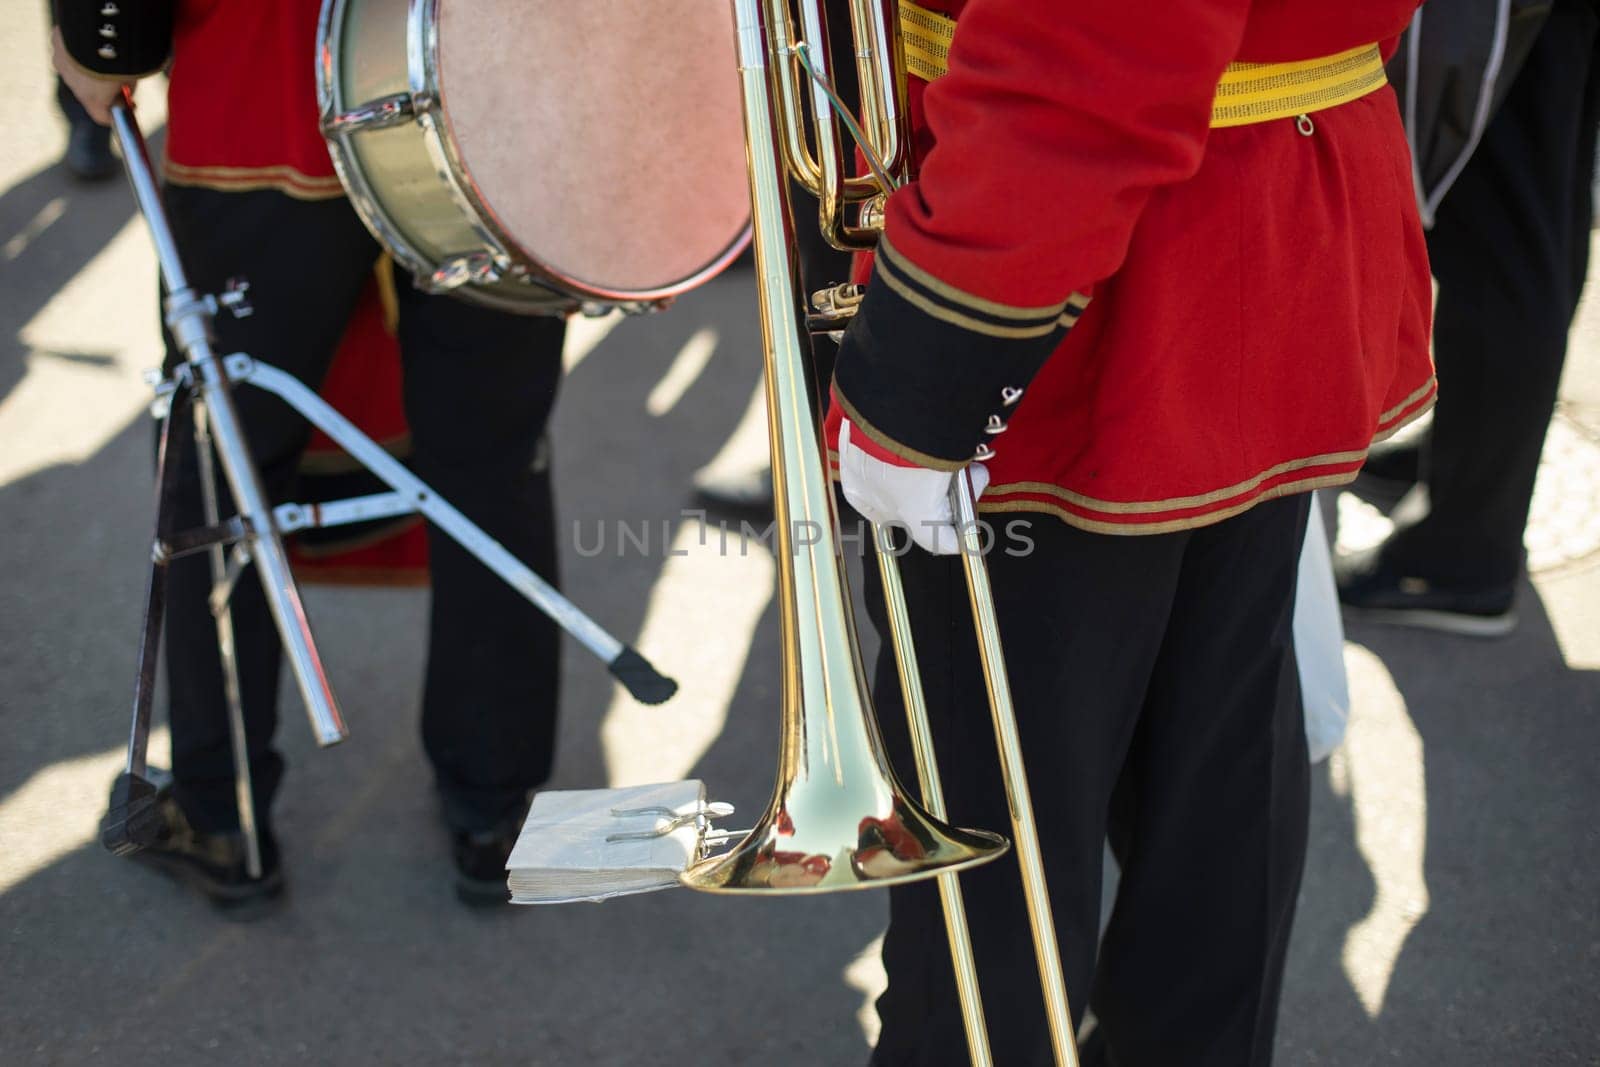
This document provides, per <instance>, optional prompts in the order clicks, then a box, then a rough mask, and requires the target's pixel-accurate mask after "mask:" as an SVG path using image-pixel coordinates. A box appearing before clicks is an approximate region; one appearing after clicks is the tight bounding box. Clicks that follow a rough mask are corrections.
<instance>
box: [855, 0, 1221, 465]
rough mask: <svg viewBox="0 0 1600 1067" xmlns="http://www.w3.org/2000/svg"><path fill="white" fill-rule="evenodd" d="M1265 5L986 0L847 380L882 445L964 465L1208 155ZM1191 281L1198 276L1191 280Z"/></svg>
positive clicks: (974, 7) (975, 10) (901, 197)
mask: <svg viewBox="0 0 1600 1067" xmlns="http://www.w3.org/2000/svg"><path fill="white" fill-rule="evenodd" d="M1249 12H1250V0H1190V2H1186V3H1181V4H1174V3H1171V2H1170V0H1121V2H1118V3H1114V4H1105V3H1095V4H1079V5H1071V6H1070V7H1069V6H1064V5H1062V4H1061V3H1059V0H969V2H968V3H967V4H966V5H965V7H964V8H963V9H962V11H961V14H960V18H959V20H958V21H957V24H956V30H955V36H954V40H953V41H952V43H951V48H950V69H949V73H948V74H947V75H945V76H944V77H942V78H940V79H939V80H938V81H936V82H934V83H933V84H932V85H931V86H929V88H928V91H927V96H926V116H927V123H928V126H929V127H930V129H931V131H932V133H933V135H934V138H935V143H934V147H933V149H932V150H931V151H930V152H929V154H928V156H927V158H926V160H925V161H924V163H923V166H922V171H921V174H920V175H919V177H918V179H917V180H916V181H914V182H912V183H910V184H908V185H907V186H905V187H904V188H902V189H900V190H898V191H897V192H896V193H895V194H894V195H893V196H892V197H891V198H890V199H889V205H888V214H887V223H886V227H885V233H884V239H883V241H882V243H881V244H880V246H879V254H878V256H877V257H876V261H875V264H874V268H873V275H872V279H871V282H870V283H869V285H868V289H867V295H866V298H865V300H864V301H863V303H862V307H861V309H860V311H859V312H858V313H857V316H856V320H855V322H854V323H852V325H851V327H850V330H849V331H848V332H847V333H846V335H845V341H844V344H843V347H842V348H841V352H840V356H839V361H838V370H837V372H836V387H837V389H836V392H837V395H838V397H839V399H840V401H841V404H842V406H843V407H844V410H845V413H846V415H848V416H849V417H850V418H851V420H852V422H854V423H856V424H857V425H858V426H860V427H861V429H862V431H863V432H864V433H865V434H866V435H867V436H868V437H871V438H872V439H874V440H876V441H877V442H878V443H879V444H880V445H883V446H885V447H888V448H890V449H891V450H893V451H896V452H897V453H899V454H901V455H903V456H905V457H906V458H908V459H912V460H915V461H917V462H920V463H924V464H927V465H931V466H939V467H947V468H953V467H956V466H959V465H960V464H962V463H964V462H966V461H967V460H968V459H969V458H970V457H971V455H972V452H973V448H974V446H975V445H976V444H977V442H978V440H979V438H981V437H982V431H983V427H984V425H985V423H987V422H988V420H989V418H990V416H991V415H995V414H1003V407H1004V401H1003V396H1005V397H1013V398H1014V396H1015V392H1014V390H1016V389H1020V388H1022V387H1025V386H1026V385H1027V383H1028V381H1029V380H1030V379H1031V378H1032V376H1033V374H1034V373H1035V372H1036V371H1037V370H1038V368H1039V367H1040V366H1041V365H1042V364H1043V362H1044V360H1045V359H1046V358H1047V357H1048V356H1049V354H1050V352H1051V351H1052V350H1053V349H1054V348H1055V347H1056V345H1057V344H1058V343H1059V342H1060V340H1061V338H1062V336H1063V335H1064V334H1065V332H1066V330H1067V329H1069V328H1070V327H1071V325H1072V323H1073V322H1074V321H1076V318H1077V314H1078V312H1079V311H1081V310H1082V308H1083V306H1084V305H1085V304H1086V303H1087V300H1086V298H1085V297H1084V296H1082V295H1080V294H1084V293H1087V292H1088V291H1090V290H1091V289H1092V287H1093V285H1094V284H1095V283H1096V282H1098V281H1100V280H1102V279H1104V278H1106V277H1108V276H1109V275H1111V274H1112V273H1114V272H1115V271H1116V269H1117V267H1118V266H1119V265H1120V263H1121V262H1122V259H1123V257H1124V255H1125V254H1126V251H1127V247H1128V243H1129V239H1130V237H1131V235H1132V233H1133V229H1134V226H1135V224H1136V223H1137V222H1138V219H1139V215H1140V212H1141V211H1142V210H1143V209H1144V205H1145V203H1146V201H1147V200H1148V199H1149V195H1150V193H1151V191H1152V190H1153V189H1155V188H1157V187H1160V186H1162V185H1167V184H1171V183H1175V182H1181V181H1183V180H1185V179H1186V178H1188V177H1190V176H1191V175H1193V174H1194V172H1195V171H1196V170H1197V169H1198V167H1199V165H1200V160H1201V156H1202V153H1203V152H1204V148H1205V141H1206V137H1207V134H1208V132H1209V130H1210V123H1211V108H1212V103H1213V100H1214V98H1215V95H1216V87H1217V82H1218V80H1219V79H1220V77H1221V75H1222V72H1223V69H1224V68H1225V67H1226V66H1227V64H1228V63H1229V62H1230V61H1231V60H1233V58H1234V57H1235V56H1236V55H1237V53H1238V49H1239V43H1240V40H1241V39H1242V37H1243V35H1244V32H1245V25H1246V22H1247V20H1248V17H1249ZM1174 281H1175V283H1181V279H1174Z"/></svg>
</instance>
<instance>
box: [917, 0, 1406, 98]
mask: <svg viewBox="0 0 1600 1067" xmlns="http://www.w3.org/2000/svg"><path fill="white" fill-rule="evenodd" d="M899 8H900V39H901V42H902V44H903V47H904V50H905V57H906V72H907V73H908V74H910V75H912V76H913V77H916V78H921V79H922V80H923V81H930V82H931V81H933V80H935V79H937V78H939V77H940V76H942V75H943V74H944V73H945V72H946V71H948V70H949V69H950V42H951V41H952V40H954V39H955V34H956V20H955V19H953V18H951V17H949V16H948V15H941V14H939V13H938V12H936V11H929V10H928V9H927V8H923V7H918V6H917V5H916V4H914V3H911V2H910V0H900V3H899ZM1386 84H1388V78H1387V77H1386V76H1385V74H1384V71H1383V55H1382V53H1380V52H1379V51H1378V46H1377V45H1375V44H1369V45H1362V46H1361V47H1360V48H1352V49H1350V50H1349V51H1348V52H1340V53H1339V54H1337V55H1332V56H1324V57H1322V58H1320V59H1301V60H1296V61H1295V62H1292V63H1229V64H1228V67H1227V69H1226V70H1224V71H1223V72H1222V80H1221V81H1220V82H1219V83H1218V84H1217V95H1216V100H1215V102H1214V103H1213V104H1212V106H1211V126H1212V128H1213V129H1218V128H1222V127H1226V126H1248V125H1250V124H1252V123H1257V122H1271V121H1272V120H1274V119H1289V118H1295V117H1297V116H1300V115H1310V114H1313V113H1315V112H1318V111H1325V110H1327V109H1328V108H1330V107H1338V106H1339V105H1340V104H1348V103H1349V102H1350V101H1352V100H1359V99H1361V98H1362V97H1363V96H1366V95H1367V94H1368V93H1372V92H1375V91H1377V90H1378V89H1380V88H1382V87H1383V86H1384V85H1386Z"/></svg>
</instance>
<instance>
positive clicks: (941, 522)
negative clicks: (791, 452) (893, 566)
mask: <svg viewBox="0 0 1600 1067" xmlns="http://www.w3.org/2000/svg"><path fill="white" fill-rule="evenodd" d="M967 469H968V470H969V471H970V472H971V473H972V492H973V496H974V497H980V496H982V495H983V491H984V489H985V488H987V487H988V485H989V468H987V467H985V466H984V465H983V464H982V463H972V464H970V465H969V466H968V468H967ZM953 478H955V474H954V472H952V471H936V470H929V469H928V468H927V467H918V466H914V465H900V464H897V463H891V462H889V461H887V460H883V459H879V458H878V457H877V456H874V455H870V454H869V453H867V452H866V451H864V450H863V449H862V448H861V447H860V446H859V445H856V444H853V443H851V440H850V420H849V419H844V420H843V421H842V422H841V423H840V425H839V485H840V487H841V488H843V489H844V498H845V499H846V500H848V501H849V502H850V506H851V507H853V508H855V509H856V510H857V511H859V512H861V514H862V515H863V516H864V517H865V518H866V519H867V520H868V521H869V522H877V523H889V524H892V525H896V526H904V527H906V528H907V529H908V530H909V531H910V533H911V539H912V540H913V541H915V542H916V543H917V544H918V545H920V546H921V547H922V548H923V549H925V550H927V551H929V552H932V553H933V554H934V555H936V556H953V555H955V554H956V553H957V552H959V551H961V540H960V538H959V537H958V536H957V534H956V526H955V516H954V515H953V514H952V513H951V511H950V483H951V480H952V479H953Z"/></svg>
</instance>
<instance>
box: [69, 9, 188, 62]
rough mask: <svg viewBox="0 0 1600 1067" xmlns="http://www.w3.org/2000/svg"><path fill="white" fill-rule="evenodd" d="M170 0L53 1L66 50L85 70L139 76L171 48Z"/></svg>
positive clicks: (163, 59) (163, 57)
mask: <svg viewBox="0 0 1600 1067" xmlns="http://www.w3.org/2000/svg"><path fill="white" fill-rule="evenodd" d="M175 6H176V4H175V3H174V0H55V15H56V25H57V26H59V27H61V40H62V43H64V44H65V45H66V48H67V54H68V55H70V56H71V57H72V58H73V61H74V62H76V63H77V64H78V65H79V66H80V67H83V68H84V69H85V70H87V71H89V72H90V73H91V74H98V75H101V76H102V77H107V78H130V79H131V78H140V77H143V76H144V75H146V74H154V73H155V72H156V71H158V70H160V69H161V67H162V64H164V63H166V61H167V55H168V53H170V52H171V51H172V13H173V8H174V7H175Z"/></svg>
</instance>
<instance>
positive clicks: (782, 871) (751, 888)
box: [679, 738, 1009, 895]
mask: <svg viewBox="0 0 1600 1067" xmlns="http://www.w3.org/2000/svg"><path fill="white" fill-rule="evenodd" d="M873 740H876V739H875V738H874V739H873ZM872 755H873V756H876V757H877V762H878V763H879V765H880V766H879V767H878V768H876V770H877V771H878V773H871V770H872V768H863V769H864V770H867V771H868V773H866V774H864V775H861V776H860V777H859V778H858V779H857V780H855V781H843V782H841V781H838V780H837V779H834V780H823V781H818V780H817V779H816V778H815V777H813V776H807V775H805V774H803V773H800V774H798V775H796V774H795V772H796V771H797V770H798V768H797V767H794V766H786V767H784V768H783V770H784V771H785V772H788V774H789V775H790V776H788V777H784V778H782V779H780V781H779V783H778V786H777V789H776V791H775V793H774V795H773V798H772V802H771V803H770V804H769V805H768V806H767V811H766V813H765V814H764V815H763V816H762V817H761V821H760V822H759V823H757V824H756V828H755V829H754V830H752V831H750V833H749V834H748V835H747V836H746V837H745V838H744V840H743V841H741V842H740V843H739V844H738V845H737V846H736V847H734V848H733V849H731V850H730V851H728V852H725V853H722V854H721V855H717V856H712V857H711V858H709V859H706V860H702V861H700V862H699V863H696V864H695V865H694V866H692V867H690V868H689V869H688V870H687V871H684V872H683V873H682V874H681V875H680V876H679V881H680V882H681V883H682V884H684V885H686V886H689V887H690V888H693V889H700V890H704V891H705V892H708V893H752V894H755V893H765V894H770V895H795V894H802V893H833V892H838V891H840V890H845V889H876V888H881V887H883V886H891V885H897V884H899V883H901V882H911V881H916V880H918V879H921V878H928V877H930V876H932V875H936V874H941V873H944V872H947V871H959V870H964V869H965V868H967V867H975V866H977V865H978V864H980V863H985V862H987V861H989V860H992V859H995V858H996V857H998V856H1000V855H1001V854H1003V853H1004V852H1005V851H1006V849H1007V848H1008V847H1009V846H1008V844H1007V842H1006V839H1005V838H1003V837H1001V836H999V835H998V834H992V833H989V832H988V831H986V830H962V829H958V828H956V827H953V826H948V825H945V824H944V823H942V822H940V821H938V820H937V819H935V818H933V816H931V815H929V814H928V813H927V812H925V811H923V810H922V809H921V808H920V807H918V806H917V805H916V804H915V803H913V802H912V801H911V800H910V799H909V798H908V797H907V796H906V795H905V793H904V792H903V791H902V790H901V789H900V786H899V784H898V783H897V782H895V781H894V778H893V774H892V772H890V771H889V770H888V768H887V766H883V765H882V753H881V751H880V752H876V753H872ZM828 778H832V776H831V775H830V776H828Z"/></svg>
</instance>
